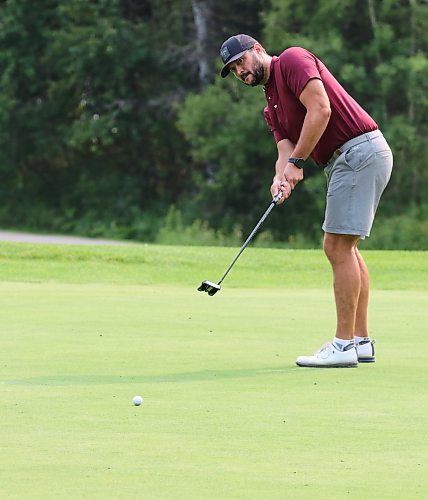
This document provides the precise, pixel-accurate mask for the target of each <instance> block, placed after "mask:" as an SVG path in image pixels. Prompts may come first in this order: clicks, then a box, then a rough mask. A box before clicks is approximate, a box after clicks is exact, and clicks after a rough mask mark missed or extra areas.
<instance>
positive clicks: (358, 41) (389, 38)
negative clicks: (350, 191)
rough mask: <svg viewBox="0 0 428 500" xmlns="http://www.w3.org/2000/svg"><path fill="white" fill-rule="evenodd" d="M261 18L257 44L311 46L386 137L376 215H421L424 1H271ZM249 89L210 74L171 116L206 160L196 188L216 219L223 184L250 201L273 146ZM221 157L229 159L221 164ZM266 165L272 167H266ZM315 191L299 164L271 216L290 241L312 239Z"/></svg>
mask: <svg viewBox="0 0 428 500" xmlns="http://www.w3.org/2000/svg"><path fill="white" fill-rule="evenodd" d="M263 21H264V30H263V35H262V38H261V42H262V43H263V44H264V46H265V47H266V49H267V50H268V52H269V53H271V54H279V53H280V52H281V51H282V50H284V49H285V48H286V47H289V46H293V45H300V46H304V47H306V48H308V49H309V50H311V51H313V52H314V53H315V54H316V55H318V56H319V57H321V58H322V59H323V60H324V62H325V63H326V64H327V65H328V66H329V67H330V69H331V70H332V72H333V73H334V74H335V75H336V76H337V77H338V79H339V80H340V81H341V82H342V83H343V85H344V86H345V87H346V88H347V90H348V91H349V92H350V93H351V94H352V95H353V96H354V97H356V99H357V100H358V101H359V102H360V103H361V104H362V105H363V106H364V107H365V108H366V109H367V110H368V111H369V112H370V113H371V114H372V115H373V116H374V118H375V119H376V120H377V121H378V123H379V125H380V126H381V128H382V130H383V131H384V133H385V135H386V136H387V138H388V140H389V142H390V144H391V146H392V148H393V151H394V154H395V165H396V168H395V171H394V175H393V178H392V181H391V184H390V186H389V188H388V190H387V193H386V194H385V196H384V201H383V203H382V205H381V209H380V216H381V217H386V218H387V217H390V216H392V215H395V214H396V213H397V211H405V210H407V208H408V206H409V204H411V205H414V208H413V209H412V210H413V211H412V216H413V217H419V218H423V217H424V213H425V214H426V208H424V203H425V204H426V201H425V202H424V200H426V198H427V195H428V157H427V151H428V148H427V147H426V145H427V135H428V130H427V127H428V120H427V113H428V92H427V90H428V84H427V82H428V59H427V55H426V54H427V48H428V47H427V44H428V39H427V36H426V26H427V25H428V18H427V5H426V2H423V1H421V2H418V1H416V0H412V1H408V2H407V1H404V2H393V1H390V0H383V1H376V2H375V1H374V0H367V1H364V2H361V1H356V0H341V1H339V2H338V1H337V0H335V1H333V0H315V1H313V0H311V1H309V0H307V1H302V0H272V1H271V3H270V7H269V8H268V9H266V10H265V11H264V12H263ZM237 85H238V86H239V84H237ZM241 87H243V86H242V85H241ZM252 92H254V90H253V89H251V90H249V89H244V90H243V91H242V93H241V91H238V90H237V89H235V86H234V84H233V83H232V84H224V83H222V82H221V81H220V80H219V79H217V80H216V81H215V82H214V84H213V86H212V87H211V88H208V89H207V90H206V91H205V92H204V93H203V94H201V95H199V96H197V97H193V96H191V97H189V98H188V99H187V101H186V103H185V106H184V107H183V109H182V113H181V120H180V124H181V127H182V130H183V131H184V133H185V135H186V137H187V138H188V140H189V141H190V143H191V145H192V152H193V157H194V158H195V160H196V161H199V162H209V165H210V171H209V172H205V177H200V178H199V179H198V182H199V184H200V185H201V189H202V191H204V190H205V192H206V193H208V192H214V190H215V191H216V195H215V196H214V198H215V199H216V200H217V203H216V204H215V205H214V204H211V206H212V207H214V208H211V209H210V205H209V206H208V207H205V209H206V213H207V217H211V218H210V219H209V220H210V221H212V222H213V223H214V224H218V223H219V221H218V215H219V214H220V213H224V214H227V213H228V207H230V206H231V205H230V204H231V199H232V198H233V196H231V194H230V192H231V190H232V191H235V196H236V198H235V199H236V200H240V199H241V198H242V196H243V193H245V197H246V198H247V200H248V199H251V200H253V202H254V205H259V204H258V203H257V202H258V200H259V199H260V198H261V196H260V193H261V186H262V185H263V184H264V188H265V190H266V191H267V189H268V187H269V181H270V177H271V174H272V172H273V163H274V159H275V146H274V143H273V141H272V140H271V141H272V142H271V144H268V143H267V141H266V134H265V132H264V131H263V130H261V128H260V122H261V121H262V118H261V109H262V107H263V102H262V101H263V98H261V100H260V99H259V98H256V97H255V96H254V95H253V94H252ZM256 92H257V90H256ZM224 93H226V94H227V96H226V97H225V96H224V95H222V94H224ZM253 116H256V117H257V121H254V118H253ZM202 117H203V118H202ZM197 134H198V137H196V135H197ZM246 138H247V139H246ZM207 143H209V145H208V144H207ZM226 162H229V163H230V164H231V165H230V166H229V167H227V166H226ZM232 165H233V166H232ZM269 169H270V170H271V174H270V175H269V174H268V175H265V172H267V171H269ZM261 172H263V175H260V174H261ZM249 178H250V179H252V181H253V182H252V184H249V183H248V179H249ZM324 193H325V187H324V180H323V179H322V175H321V174H320V173H315V168H314V169H312V170H310V169H307V172H306V180H305V182H304V183H303V184H302V185H300V186H299V187H298V189H297V190H296V192H295V193H294V195H293V197H292V198H291V199H290V201H289V202H288V208H287V209H286V213H287V222H286V223H284V221H282V220H280V216H279V214H278V215H277V216H276V220H274V221H273V222H272V224H273V226H274V227H275V236H276V237H277V238H281V239H287V238H288V239H292V238H293V237H294V236H293V235H295V234H298V233H302V232H303V233H304V234H305V235H307V236H309V237H310V238H312V239H313V241H317V240H318V239H319V238H320V229H319V226H320V223H321V221H322V216H323V209H324ZM223 201H224V202H225V204H224V205H223ZM219 204H220V206H219ZM415 207H416V208H415ZM248 210H250V211H251V212H252V213H251V216H252V217H253V219H254V217H255V214H254V208H252V206H251V203H247V204H241V203H238V204H237V205H236V206H235V208H234V213H235V214H238V218H239V220H241V219H242V218H243V217H244V215H243V214H248ZM422 227H423V225H421V228H422ZM421 230H422V229H421Z"/></svg>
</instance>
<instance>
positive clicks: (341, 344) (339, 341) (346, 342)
mask: <svg viewBox="0 0 428 500" xmlns="http://www.w3.org/2000/svg"><path fill="white" fill-rule="evenodd" d="M353 343H354V339H347V340H345V339H339V338H338V337H334V340H333V344H334V345H335V346H336V347H337V348H338V349H339V350H340V351H343V349H344V348H345V347H346V346H348V345H349V344H353Z"/></svg>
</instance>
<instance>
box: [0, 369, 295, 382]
mask: <svg viewBox="0 0 428 500" xmlns="http://www.w3.org/2000/svg"><path fill="white" fill-rule="evenodd" d="M296 370H299V368H298V367H286V368H278V367H275V368H258V369H246V370H205V371H199V372H185V373H169V374H162V375H135V376H134V375H56V376H49V375H47V376H44V377H32V378H25V379H18V380H5V381H4V382H3V383H4V384H7V385H40V386H67V385H99V384H101V385H109V384H130V383H146V384H169V383H186V382H206V381H213V380H220V379H234V378H248V377H260V376H263V375H273V374H277V375H284V374H286V373H290V372H294V371H296Z"/></svg>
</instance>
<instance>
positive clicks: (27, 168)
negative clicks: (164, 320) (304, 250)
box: [0, 0, 428, 245]
mask: <svg viewBox="0 0 428 500" xmlns="http://www.w3.org/2000/svg"><path fill="white" fill-rule="evenodd" d="M427 9H428V5H427V2H426V1H423V0H404V1H400V2H397V1H393V0H379V1H377V0H376V1H375V0H362V1H357V0H335V1H333V0H299V1H298V0H271V1H270V2H269V3H268V4H267V3H266V2H262V1H261V0H230V2H227V3H225V2H220V3H218V2H215V1H214V0H168V1H167V2H166V1H165V0H94V1H90V2H89V1H87V0H39V1H38V2H32V1H30V0H7V1H4V0H3V1H1V0H0V177H1V182H0V196H1V199H2V204H1V205H0V223H1V224H3V225H5V224H7V225H9V226H11V225H15V226H21V227H31V228H34V229H36V228H38V229H45V230H61V231H70V232H79V233H82V234H83V233H85V234H99V235H105V236H124V237H130V238H138V239H145V240H155V239H156V237H157V235H159V240H162V241H165V238H166V231H165V228H171V227H172V226H171V224H172V222H171V217H170V214H171V213H174V214H175V215H176V216H177V217H176V218H175V219H174V220H176V219H177V220H178V219H179V224H178V223H177V224H176V226H175V230H176V232H182V233H183V234H184V233H185V232H186V230H185V229H183V228H186V227H187V225H188V226H189V228H190V232H188V234H196V232H197V231H200V232H201V233H202V232H203V233H204V235H205V236H204V238H205V240H206V241H208V239H209V240H210V241H212V239H213V238H216V237H217V236H218V235H222V237H221V238H223V239H222V240H221V241H232V240H233V241H236V237H237V235H238V234H242V235H243V236H245V234H246V233H247V231H248V230H249V229H250V228H251V227H252V226H253V225H254V222H255V221H256V219H257V218H258V217H259V215H260V214H261V212H262V210H263V208H264V206H265V205H266V204H267V203H268V202H269V191H268V188H269V185H270V180H271V178H272V174H273V165H274V161H275V157H276V150H275V144H274V141H273V138H272V137H271V134H270V132H269V131H268V129H267V126H266V124H265V123H264V119H263V116H262V109H263V106H264V97H263V93H262V92H261V91H260V90H261V89H247V88H245V87H244V86H243V85H240V84H239V83H238V82H235V81H233V78H229V79H226V80H222V79H221V78H220V77H219V76H218V70H219V67H220V61H219V58H218V50H219V46H220V44H221V42H222V41H223V40H224V39H225V38H226V37H228V36H230V35H231V34H234V33H238V32H248V33H251V34H253V35H254V36H255V37H256V38H259V39H260V41H261V42H262V43H263V44H264V45H265V46H266V48H267V49H268V51H269V52H270V53H279V52H280V51H282V50H283V49H285V48H286V47H287V46H290V45H302V46H305V47H307V48H308V49H310V50H312V51H313V52H314V53H316V54H317V55H319V56H320V57H321V58H322V59H323V60H324V61H325V62H326V64H327V65H328V66H329V67H330V69H331V70H332V71H333V73H335V74H336V76H337V77H338V78H339V80H340V81H341V82H342V83H343V84H344V86H345V87H346V88H347V89H348V90H349V91H350V92H351V94H353V95H354V96H355V97H356V98H357V100H358V101H359V102H360V103H361V104H362V105H363V106H364V107H366V108H367V109H368V111H370V112H371V113H372V114H373V116H374V117H375V119H376V120H377V121H378V122H379V124H380V125H381V127H382V129H383V131H384V132H385V134H386V135H387V137H388V139H389V141H390V143H391V145H392V147H393V150H394V153H395V160H396V168H395V172H394V175H393V179H392V182H391V184H390V186H389V188H388V191H387V193H386V194H385V196H384V200H383V203H382V204H381V207H380V214H379V218H378V221H380V222H382V221H385V230H384V231H383V233H382V234H384V235H385V236H384V237H383V238H384V241H386V240H388V241H389V242H390V243H388V244H391V245H398V243H397V242H396V241H395V240H394V238H393V237H389V236H387V235H390V233H391V231H390V230H389V228H391V227H393V224H389V222H388V221H389V220H392V219H391V217H393V216H394V217H396V216H397V214H398V215H400V213H402V214H403V217H402V218H400V219H399V220H401V221H407V220H409V218H411V219H412V220H415V221H416V223H415V224H413V225H412V227H414V228H415V231H416V232H417V231H423V230H424V229H423V228H425V227H426V226H425V225H424V219H426V214H427V213H428V207H427V205H428V204H427V202H426V201H425V200H426V199H427V194H428V179H427V176H428V158H427V154H428V153H427V151H428V148H427V147H426V144H427V135H428V134H427V127H428V120H427V118H428V97H427V96H428V93H427V81H428V60H427V49H428V47H427V45H428V41H427V36H426V26H427V25H428V20H427ZM207 71H208V73H207ZM204 72H205V73H204ZM207 82H208V83H207ZM305 176H306V178H305V182H304V183H302V185H300V186H299V187H298V190H296V192H295V194H294V195H293V196H292V198H291V199H290V200H289V201H288V202H287V206H286V207H283V208H281V210H274V211H273V213H272V215H271V216H270V218H269V226H270V227H271V228H272V234H271V235H266V234H265V242H268V241H271V239H272V237H274V238H275V239H276V240H282V241H291V242H296V241H297V242H299V244H302V241H303V240H308V239H309V240H311V241H312V242H316V243H318V241H319V239H320V237H321V231H320V224H321V220H322V214H323V209H324V189H325V188H324V178H323V175H322V174H321V173H320V172H319V170H317V169H316V168H315V167H313V168H309V169H307V172H306V173H305ZM171 207H176V208H173V209H172V208H171ZM168 214H169V215H168ZM163 220H164V222H165V227H164V230H163V231H160V232H159V227H160V225H161V224H162V221H163ZM394 220H398V219H394ZM418 228H419V229H418ZM402 234H405V233H404V232H403V233H402ZM406 234H407V233H406ZM228 235H231V239H230V240H228V239H227V236H228ZM272 235H273V236H272ZM208 236H209V237H208ZM204 238H199V240H200V241H202V239H204ZM207 238H208V239H207ZM403 238H404V236H403ZM196 239H197V238H195V240H196ZM414 241H415V245H420V244H423V243H421V242H423V241H425V240H424V239H423V238H419V239H418V238H417V236H415V239H414ZM303 243H307V241H306V242H305V241H303ZM382 244H383V243H382V242H380V241H379V242H378V243H377V245H382Z"/></svg>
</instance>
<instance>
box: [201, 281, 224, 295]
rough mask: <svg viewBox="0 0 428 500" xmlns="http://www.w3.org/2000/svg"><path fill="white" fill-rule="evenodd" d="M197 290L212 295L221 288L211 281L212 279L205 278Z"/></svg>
mask: <svg viewBox="0 0 428 500" xmlns="http://www.w3.org/2000/svg"><path fill="white" fill-rule="evenodd" d="M198 290H199V291H200V292H207V294H208V295H214V294H216V293H217V292H218V291H219V290H221V286H220V285H217V283H213V282H212V281H208V280H205V281H203V282H202V283H201V286H200V287H199V288H198Z"/></svg>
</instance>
